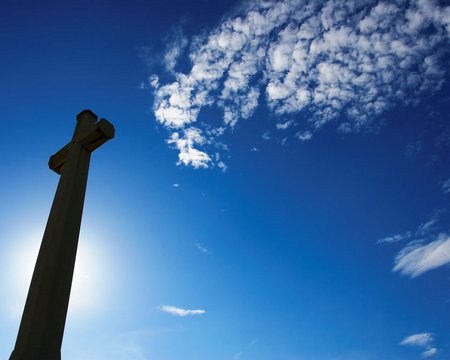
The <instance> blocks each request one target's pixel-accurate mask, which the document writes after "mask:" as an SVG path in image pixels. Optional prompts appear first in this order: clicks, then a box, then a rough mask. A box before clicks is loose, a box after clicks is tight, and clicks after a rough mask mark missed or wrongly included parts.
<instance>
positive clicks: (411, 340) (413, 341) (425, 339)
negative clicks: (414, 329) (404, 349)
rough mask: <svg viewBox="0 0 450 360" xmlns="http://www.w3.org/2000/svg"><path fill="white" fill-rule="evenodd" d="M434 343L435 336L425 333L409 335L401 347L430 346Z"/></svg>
mask: <svg viewBox="0 0 450 360" xmlns="http://www.w3.org/2000/svg"><path fill="white" fill-rule="evenodd" d="M433 341H434V336H433V334H432V333H429V332H423V333H419V334H414V335H409V336H407V337H405V338H404V339H403V340H402V342H401V343H400V345H409V346H422V347H426V346H430V345H431V343H432V342H433Z"/></svg>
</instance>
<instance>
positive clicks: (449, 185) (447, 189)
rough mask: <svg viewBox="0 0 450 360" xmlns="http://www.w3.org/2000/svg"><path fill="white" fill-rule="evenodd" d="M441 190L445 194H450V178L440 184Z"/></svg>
mask: <svg viewBox="0 0 450 360" xmlns="http://www.w3.org/2000/svg"><path fill="white" fill-rule="evenodd" d="M442 190H443V191H444V193H445V194H450V178H448V179H447V180H446V181H445V182H444V183H443V184H442Z"/></svg>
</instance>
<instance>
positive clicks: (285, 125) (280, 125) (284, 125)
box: [276, 120, 294, 130]
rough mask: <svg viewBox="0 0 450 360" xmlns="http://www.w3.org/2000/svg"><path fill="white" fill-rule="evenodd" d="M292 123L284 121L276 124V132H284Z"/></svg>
mask: <svg viewBox="0 0 450 360" xmlns="http://www.w3.org/2000/svg"><path fill="white" fill-rule="evenodd" d="M293 123H294V122H293V121H292V120H289V121H286V122H284V123H277V124H276V127H277V129H278V130H286V129H288V128H290V127H291V125H292V124H293Z"/></svg>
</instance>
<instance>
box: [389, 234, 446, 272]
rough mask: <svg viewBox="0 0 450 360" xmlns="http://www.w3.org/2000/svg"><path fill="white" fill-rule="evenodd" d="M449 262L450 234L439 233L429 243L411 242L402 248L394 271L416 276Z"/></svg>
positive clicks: (396, 259)
mask: <svg viewBox="0 0 450 360" xmlns="http://www.w3.org/2000/svg"><path fill="white" fill-rule="evenodd" d="M449 263H450V236H449V235H447V234H439V235H438V237H437V239H436V240H434V241H432V242H430V243H428V244H420V243H411V244H409V245H407V246H406V247H405V248H404V249H402V250H401V251H400V252H399V254H398V255H397V257H396V258H395V266H394V271H399V272H400V273H402V274H404V275H409V276H411V277H416V276H419V275H421V274H423V273H425V272H427V271H429V270H433V269H436V268H438V267H440V266H443V265H446V264H449Z"/></svg>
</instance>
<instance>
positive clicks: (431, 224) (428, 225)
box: [377, 210, 444, 244]
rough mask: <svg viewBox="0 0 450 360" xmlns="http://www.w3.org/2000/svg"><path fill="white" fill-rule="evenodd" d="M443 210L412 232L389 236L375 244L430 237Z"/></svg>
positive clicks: (437, 211)
mask: <svg viewBox="0 0 450 360" xmlns="http://www.w3.org/2000/svg"><path fill="white" fill-rule="evenodd" d="M443 212H444V211H443V210H435V211H433V214H432V215H431V217H430V218H429V219H428V220H427V221H426V222H424V223H422V224H420V225H419V226H418V227H417V229H416V230H414V231H406V232H404V233H401V234H395V235H389V236H386V237H384V238H381V239H379V240H378V241H377V243H379V244H381V243H396V242H399V241H405V240H411V239H415V240H417V239H422V238H424V237H427V236H428V235H430V234H431V233H432V232H433V231H434V230H435V228H436V224H437V222H438V221H439V218H440V216H441V215H442V213H443Z"/></svg>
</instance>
